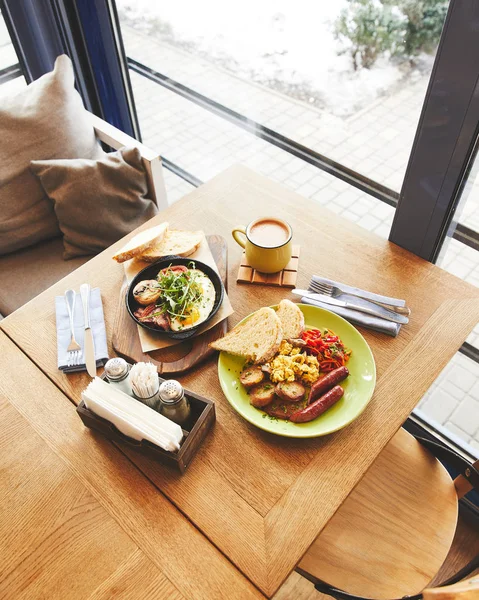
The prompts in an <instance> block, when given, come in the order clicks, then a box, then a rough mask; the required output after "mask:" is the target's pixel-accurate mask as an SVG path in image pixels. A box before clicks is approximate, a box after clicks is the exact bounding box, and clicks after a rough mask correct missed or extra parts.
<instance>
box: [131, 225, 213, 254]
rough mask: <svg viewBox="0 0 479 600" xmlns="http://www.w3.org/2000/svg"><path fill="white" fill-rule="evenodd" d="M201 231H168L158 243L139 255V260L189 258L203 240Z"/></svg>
mask: <svg viewBox="0 0 479 600" xmlns="http://www.w3.org/2000/svg"><path fill="white" fill-rule="evenodd" d="M203 236H204V234H203V232H202V231H182V230H180V229H169V230H168V231H167V233H166V235H165V237H164V238H163V240H162V241H161V242H159V243H155V244H154V245H153V246H150V248H148V250H146V251H145V252H143V253H142V254H141V260H145V261H146V262H155V261H157V260H158V259H160V258H162V257H163V256H171V255H172V254H175V255H176V256H190V255H191V254H193V252H194V251H195V250H197V249H198V247H199V245H200V244H201V241H202V239H203Z"/></svg>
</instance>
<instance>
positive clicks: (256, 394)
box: [249, 381, 276, 408]
mask: <svg viewBox="0 0 479 600" xmlns="http://www.w3.org/2000/svg"><path fill="white" fill-rule="evenodd" d="M275 395H276V394H275V393H274V385H273V384H272V383H270V382H269V381H268V382H266V383H260V384H259V385H255V386H254V387H252V388H251V389H250V391H249V397H250V402H251V404H252V405H253V406H254V407H255V408H262V407H263V406H266V405H267V404H269V403H270V402H271V401H272V400H273V398H274V397H275Z"/></svg>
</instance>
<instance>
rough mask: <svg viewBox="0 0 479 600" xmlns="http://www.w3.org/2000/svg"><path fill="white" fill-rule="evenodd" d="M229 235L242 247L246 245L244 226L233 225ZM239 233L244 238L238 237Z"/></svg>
mask: <svg viewBox="0 0 479 600" xmlns="http://www.w3.org/2000/svg"><path fill="white" fill-rule="evenodd" d="M231 235H232V236H233V238H234V241H235V242H236V243H237V244H239V245H240V246H241V247H242V248H245V247H246V227H235V228H234V229H233V231H232V232H231ZM241 235H244V236H245V239H244V240H242V239H241V238H240V236H241Z"/></svg>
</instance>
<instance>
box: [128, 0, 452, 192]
mask: <svg viewBox="0 0 479 600" xmlns="http://www.w3.org/2000/svg"><path fill="white" fill-rule="evenodd" d="M117 6H118V9H119V14H120V20H121V23H122V32H123V39H124V42H125V48H126V53H127V55H128V56H129V57H131V58H133V59H135V60H137V61H139V62H140V63H143V64H145V65H147V66H148V67H151V68H152V69H154V70H156V71H158V72H160V73H162V74H164V75H166V76H168V77H170V78H172V79H173V80H176V81H178V82H180V83H182V84H183V85H186V86H188V87H189V88H192V89H193V90H196V91H197V92H200V93H201V94H204V95H205V96H208V97H210V98H212V99H213V100H215V101H216V102H219V103H221V104H223V105H225V106H226V107H228V108H231V109H233V110H235V111H237V112H239V113H241V114H243V115H246V116H247V117H249V118H250V119H253V120H254V121H256V122H258V123H260V124H262V125H264V126H266V127H269V128H271V129H273V130H275V131H277V132H279V133H281V134H282V135H284V136H287V137H288V138H290V139H292V140H294V141H296V142H299V143H301V144H303V145H305V146H307V147H308V148H311V149H314V150H315V151H317V152H319V153H320V154H323V155H326V156H328V157H329V158H331V159H333V160H335V161H338V162H340V163H342V164H344V165H345V166H347V167H349V168H351V169H354V170H355V171H357V172H359V173H361V174H362V175H365V176H366V177H368V178H371V179H373V180H375V181H377V182H380V183H382V184H384V185H386V186H388V187H390V188H393V189H394V190H396V191H399V190H400V187H401V184H402V180H403V178H404V173H405V169H406V165H407V161H408V157H409V154H410V151H411V146H412V142H413V138H414V134H415V131H416V127H417V123H418V119H419V114H420V111H421V106H422V103H423V100H424V96H425V92H426V88H427V84H428V81H429V76H430V73H431V69H432V65H433V61H434V56H435V53H436V48H437V43H438V40H439V36H440V33H441V29H442V25H443V23H444V18H445V14H446V11H447V6H448V2H447V0H422V1H421V2H411V1H410V0H336V1H335V2H329V3H327V2H316V3H314V2H310V1H309V0H298V1H297V2H289V1H287V0H263V1H262V2H256V1H255V0H244V2H242V3H239V4H238V3H237V4H231V3H228V2H220V1H219V0H204V2H201V3H198V2H194V1H193V0H187V1H184V2H181V3H174V2H170V3H163V2H161V3H160V2H151V1H150V0H117Z"/></svg>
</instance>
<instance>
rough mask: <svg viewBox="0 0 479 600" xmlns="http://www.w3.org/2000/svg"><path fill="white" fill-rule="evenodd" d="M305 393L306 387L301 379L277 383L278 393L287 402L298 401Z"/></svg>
mask: <svg viewBox="0 0 479 600" xmlns="http://www.w3.org/2000/svg"><path fill="white" fill-rule="evenodd" d="M305 393H306V388H305V387H304V385H303V384H302V383H299V381H282V382H281V383H278V384H277V385H276V394H277V395H278V396H279V397H280V398H281V400H285V401H286V402H298V400H301V399H302V398H303V397H304V394H305Z"/></svg>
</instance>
